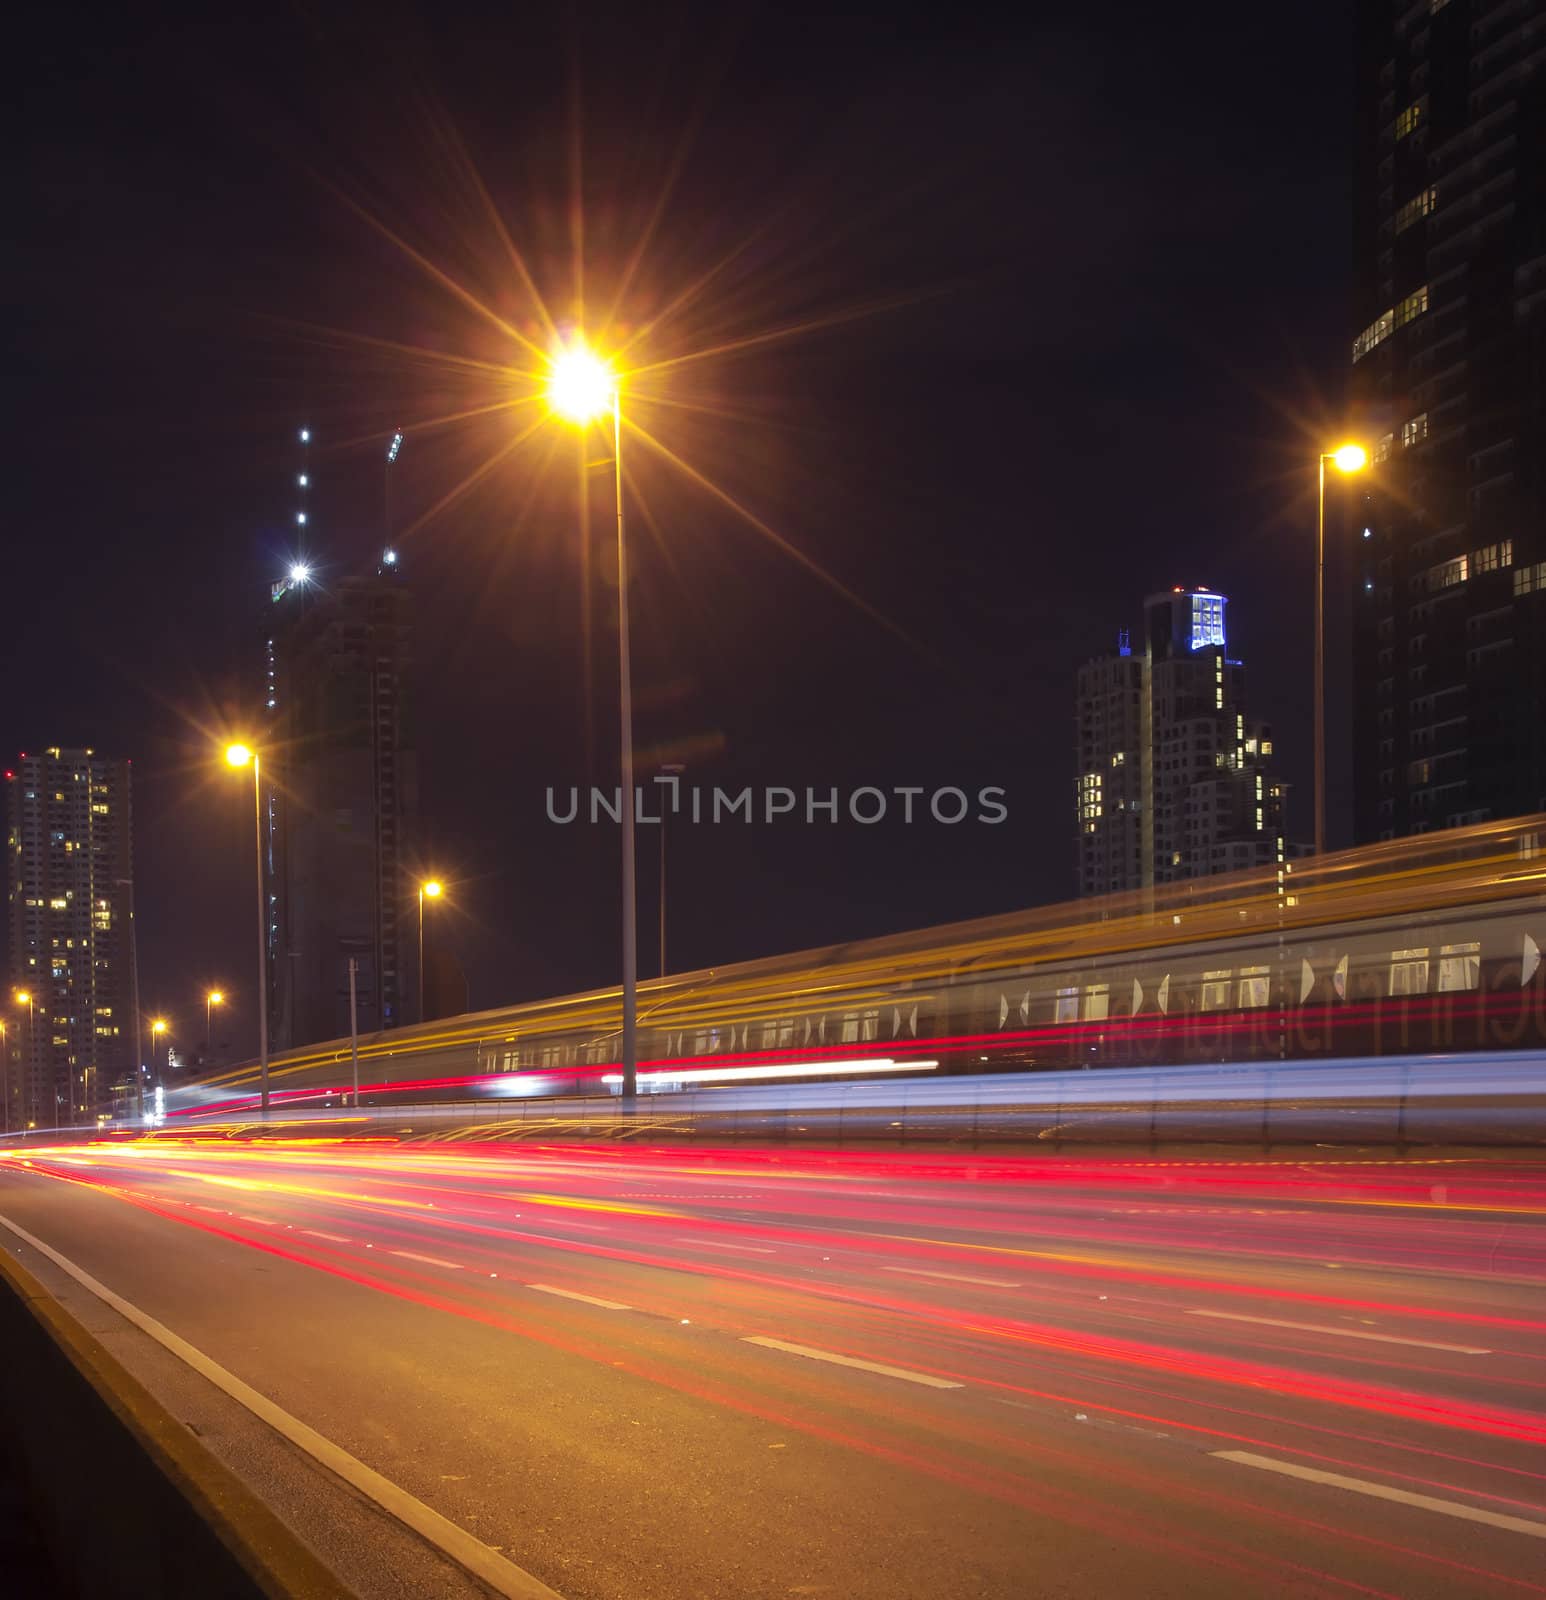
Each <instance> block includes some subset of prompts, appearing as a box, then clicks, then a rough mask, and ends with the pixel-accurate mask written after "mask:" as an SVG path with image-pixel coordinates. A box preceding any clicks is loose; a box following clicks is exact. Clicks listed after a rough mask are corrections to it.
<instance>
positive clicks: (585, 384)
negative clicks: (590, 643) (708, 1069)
mask: <svg viewBox="0 0 1546 1600" xmlns="http://www.w3.org/2000/svg"><path fill="white" fill-rule="evenodd" d="M547 398H548V404H549V405H550V406H551V407H552V408H553V410H554V411H555V412H556V413H557V414H558V415H559V416H561V417H563V418H565V419H566V420H568V421H570V422H573V423H577V424H579V425H580V426H582V427H584V426H586V425H588V424H589V423H592V422H596V421H598V420H600V419H602V418H604V417H606V416H607V414H608V413H609V412H610V413H611V421H612V467H613V476H614V484H615V492H616V497H617V664H618V685H619V705H620V711H621V722H622V739H621V746H622V748H621V756H622V761H621V766H622V772H621V777H622V796H621V798H622V813H623V816H622V822H623V1095H622V1099H623V1109H624V1110H625V1111H631V1110H632V1109H633V1106H634V1101H635V1098H636V1096H637V1094H638V1088H639V1028H638V1023H639V948H638V943H639V928H638V888H637V882H636V870H635V862H634V794H633V672H632V668H631V666H630V663H629V656H628V544H627V540H626V538H625V535H624V527H623V401H622V386H621V384H620V382H619V379H618V375H617V373H615V372H614V371H613V370H612V368H611V367H609V366H608V365H607V363H606V362H605V361H603V360H602V359H601V358H600V357H599V356H598V355H597V354H596V353H595V352H594V351H593V350H591V349H589V348H588V347H587V346H586V345H585V343H584V342H583V341H582V340H577V341H575V342H574V343H572V344H570V345H568V346H567V347H566V348H564V349H562V350H560V351H558V352H557V353H556V354H555V355H554V357H553V360H552V364H551V368H550V371H549V373H548V388H547Z"/></svg>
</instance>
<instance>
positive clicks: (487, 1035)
mask: <svg viewBox="0 0 1546 1600" xmlns="http://www.w3.org/2000/svg"><path fill="white" fill-rule="evenodd" d="M1543 843H1546V816H1538V817H1531V818H1522V819H1515V820H1511V821H1508V822H1500V823H1488V824H1483V825H1481V826H1479V827H1472V828H1467V829H1457V830H1452V831H1447V832H1444V833H1438V834H1425V835H1421V836H1418V837H1416V838H1412V839H1404V840H1398V841H1394V842H1390V843H1384V844H1380V845H1376V846H1370V847H1365V848H1361V849H1357V850H1350V851H1343V852H1339V853H1336V854H1332V855H1327V856H1322V857H1319V858H1313V859H1311V860H1308V861H1298V862H1283V863H1279V864H1277V865H1276V866H1275V867H1268V868H1265V869H1261V870H1253V871H1251V872H1248V873H1239V874H1233V875H1230V876H1228V877H1218V878H1208V879H1200V880H1194V881H1191V882H1187V883H1179V884H1170V885H1159V886H1156V887H1155V888H1153V889H1149V890H1145V891H1140V892H1135V893H1132V894H1125V895H1113V896H1109V897H1105V898H1101V899H1091V900H1084V901H1079V902H1075V903H1073V904H1069V905H1060V906H1052V907H1046V908H1042V909H1039V910H1034V911H1027V912H1019V913H1013V914H1010V915H1007V916H999V917H991V918H986V919H983V920H980V921H976V922H968V923H957V924H954V925H951V926H948V927H941V928H932V929H926V930H922V931H920V932H915V933H908V934H900V935H896V936H893V937H890V938H883V939H874V940H868V941H865V942H862V943H855V944H847V945H836V946H833V947H831V948H828V949H823V950H812V951H804V952H801V953H799V954H794V955H786V956H778V957H773V958H770V959H767V960H762V961H751V962H744V963H741V964H739V965H736V966H728V967H721V968H711V969H709V970H706V971H702V972H689V973H682V974H678V975H673V976H671V977H667V978H663V979H656V980H648V981H645V982H643V983H641V984H640V987H639V1046H638V1056H639V1088H640V1092H641V1093H651V1092H653V1093H661V1092H670V1091H672V1090H677V1089H684V1088H689V1087H691V1088H694V1089H697V1088H704V1087H710V1086H714V1085H720V1084H727V1085H728V1084H735V1083H745V1082H748V1081H794V1080H800V1079H819V1080H829V1081H831V1080H844V1079H859V1078H866V1077H868V1078H884V1077H891V1076H898V1077H904V1078H905V1077H915V1076H917V1075H920V1074H923V1075H931V1076H932V1075H943V1074H953V1073H968V1072H969V1073H982V1072H991V1071H1016V1072H1024V1071H1035V1070H1054V1069H1056V1070H1067V1069H1068V1068H1070V1067H1082V1068H1091V1069H1095V1068H1101V1067H1110V1066H1124V1067H1125V1066H1155V1065H1162V1064H1175V1065H1197V1064H1202V1063H1207V1062H1221V1061H1233V1062H1249V1061H1274V1060H1305V1059H1314V1058H1317V1057H1331V1056H1337V1057H1362V1056H1380V1055H1388V1054H1403V1055H1405V1054H1411V1053H1425V1052H1443V1051H1476V1050H1491V1049H1514V1050H1517V1049H1522V1048H1527V1047H1541V1046H1546V974H1543V972H1542V970H1541V946H1542V943H1543V942H1546V901H1543V897H1542V891H1543V889H1546V853H1543ZM620 1018H621V997H620V993H619V990H617V989H616V988H612V989H604V990H596V991H593V992H591V993H588V994H579V995H570V996H567V997H564V998H561V999H555V1000H545V1001H538V1002H534V1003H532V1004H527V1005H518V1006H510V1007H506V1008H504V1009H501V1010H497V1011H485V1012H478V1013H473V1014H469V1015H466V1016H460V1017H454V1018H449V1019H446V1020H443V1021H439V1022H432V1023H426V1024H423V1025H421V1026H417V1027H410V1028H402V1029H397V1030H394V1031H391V1032H386V1033H379V1034H375V1035H372V1036H370V1037H368V1038H362V1039H361V1040H360V1047H359V1060H360V1099H361V1102H362V1103H364V1104H366V1105H370V1104H378V1105H384V1104H393V1103H428V1102H435V1101H446V1100H486V1101H497V1100H500V1099H504V1098H508V1097H512V1096H526V1095H538V1094H540V1095H549V1094H551V1095H595V1094H606V1093H616V1092H617V1090H618V1088H619V1086H620V1083H621V1074H620V1071H619V1059H620V1051H619V1029H620V1025H621V1022H620ZM350 1079H351V1065H350V1056H349V1043H348V1040H347V1039H345V1040H331V1041H329V1042H327V1043H325V1044H319V1045H310V1046H307V1047H305V1048H303V1049H298V1050H292V1051H288V1052H285V1053H283V1054H279V1055H276V1056H275V1057H274V1058H273V1060H272V1062H271V1065H270V1074H269V1081H270V1087H271V1100H272V1103H273V1104H275V1105H276V1106H294V1107H297V1108H300V1107H307V1106H316V1107H319V1108H320V1107H323V1106H328V1105H331V1106H337V1105H338V1104H339V1103H340V1101H341V1098H342V1096H343V1094H344V1093H345V1092H346V1091H347V1090H348V1089H349V1086H350ZM257 1089H258V1069H257V1064H256V1063H247V1064H246V1065H244V1066H242V1067H239V1068H237V1069H235V1070H232V1071H226V1072H221V1073H218V1074H215V1075H212V1076H209V1077H205V1078H202V1079H199V1080H196V1081H191V1082H185V1083H181V1084H176V1085H169V1086H167V1088H166V1091H165V1111H166V1115H167V1117H168V1119H169V1120H173V1121H175V1119H178V1118H190V1117H191V1118H197V1117H200V1116H207V1115H216V1114H230V1113H240V1112H243V1111H246V1110H249V1109H252V1108H253V1107H255V1106H256V1105H257V1104H258V1095H257Z"/></svg>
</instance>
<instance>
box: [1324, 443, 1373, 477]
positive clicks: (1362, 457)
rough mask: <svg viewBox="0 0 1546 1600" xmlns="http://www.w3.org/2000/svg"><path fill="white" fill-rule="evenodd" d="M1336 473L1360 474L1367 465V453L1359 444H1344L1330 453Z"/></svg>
mask: <svg viewBox="0 0 1546 1600" xmlns="http://www.w3.org/2000/svg"><path fill="white" fill-rule="evenodd" d="M1331 459H1332V460H1333V461H1334V462H1335V463H1336V468H1337V471H1338V472H1362V471H1363V469H1364V468H1365V467H1366V466H1367V465H1368V464H1369V452H1368V451H1367V450H1365V449H1364V447H1363V446H1362V445H1361V444H1344V445H1341V446H1339V447H1338V448H1337V449H1335V450H1333V451H1332V452H1331Z"/></svg>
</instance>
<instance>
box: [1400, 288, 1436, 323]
mask: <svg viewBox="0 0 1546 1600" xmlns="http://www.w3.org/2000/svg"><path fill="white" fill-rule="evenodd" d="M1427 309H1428V285H1427V284H1426V283H1425V284H1424V285H1423V286H1422V288H1421V289H1414V290H1413V291H1412V292H1411V293H1410V294H1409V295H1408V296H1407V297H1406V299H1405V300H1403V301H1401V302H1400V303H1399V304H1398V305H1397V307H1396V326H1397V327H1398V328H1404V327H1405V326H1406V325H1407V323H1409V322H1410V321H1411V320H1412V318H1413V317H1420V316H1421V315H1422V314H1423V312H1425V311H1426V310H1427Z"/></svg>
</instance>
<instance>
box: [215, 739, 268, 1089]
mask: <svg viewBox="0 0 1546 1600" xmlns="http://www.w3.org/2000/svg"><path fill="white" fill-rule="evenodd" d="M225 759H226V762H227V764H228V765H230V766H232V767H246V766H250V767H251V768H252V813H253V818H254V824H255V827H256V830H257V832H256V835H255V837H256V839H257V849H258V1082H259V1085H260V1091H259V1092H260V1098H261V1103H262V1110H263V1115H264V1116H265V1117H266V1116H267V1115H268V905H267V903H266V902H267V896H266V895H265V894H264V892H263V784H262V779H261V777H260V774H259V768H260V763H259V760H258V753H257V751H256V750H253V749H252V748H250V746H248V745H244V744H233V745H228V746H227V747H226V752H225Z"/></svg>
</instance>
